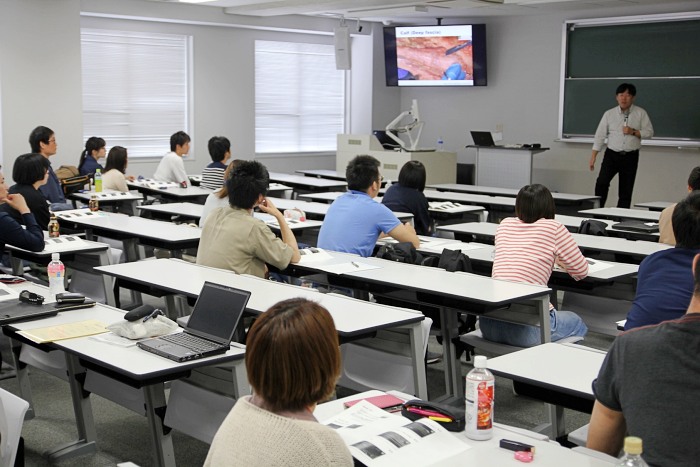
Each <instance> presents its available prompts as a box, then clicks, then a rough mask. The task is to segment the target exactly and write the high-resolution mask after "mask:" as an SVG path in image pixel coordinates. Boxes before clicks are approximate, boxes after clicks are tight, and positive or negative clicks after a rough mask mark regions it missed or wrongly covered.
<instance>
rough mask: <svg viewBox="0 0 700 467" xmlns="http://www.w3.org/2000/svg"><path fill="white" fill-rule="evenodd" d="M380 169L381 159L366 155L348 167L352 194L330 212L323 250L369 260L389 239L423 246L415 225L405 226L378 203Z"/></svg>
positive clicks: (322, 235) (321, 242)
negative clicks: (382, 239) (385, 238)
mask: <svg viewBox="0 0 700 467" xmlns="http://www.w3.org/2000/svg"><path fill="white" fill-rule="evenodd" d="M379 165H380V164H379V161H378V160H377V159H375V158H374V157H372V156H364V155H362V156H357V157H355V158H354V159H352V160H351V161H350V162H349V163H348V167H347V169H346V170H345V177H346V178H347V181H348V190H349V191H348V192H347V193H343V195H342V196H340V197H339V198H337V199H336V200H335V201H333V204H331V206H330V208H328V212H327V213H326V217H325V218H324V220H323V225H322V226H321V231H320V232H319V234H318V243H317V244H318V247H319V248H325V249H327V250H334V251H343V252H346V253H355V254H358V255H360V256H364V257H368V256H371V255H372V251H373V250H374V246H375V245H376V243H377V240H378V239H379V238H380V236H385V235H389V236H390V237H393V238H395V239H396V240H398V241H399V242H411V243H412V244H413V246H415V247H416V248H418V247H419V246H420V240H419V239H418V235H416V231H415V230H414V228H413V227H412V226H411V224H409V223H408V222H407V223H405V224H402V223H401V221H399V220H398V219H397V217H396V215H394V213H393V212H391V210H390V209H389V208H388V207H386V206H384V205H383V204H381V203H377V202H376V201H374V199H373V198H374V197H376V196H377V194H378V193H379V188H380V186H381V183H382V180H383V177H382V176H381V174H380V173H379Z"/></svg>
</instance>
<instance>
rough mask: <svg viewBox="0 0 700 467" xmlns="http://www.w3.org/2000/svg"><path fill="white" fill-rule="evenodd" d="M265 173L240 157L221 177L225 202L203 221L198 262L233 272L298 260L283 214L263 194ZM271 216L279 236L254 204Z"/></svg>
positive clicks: (259, 272)
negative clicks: (255, 213) (226, 175)
mask: <svg viewBox="0 0 700 467" xmlns="http://www.w3.org/2000/svg"><path fill="white" fill-rule="evenodd" d="M269 184H270V174H269V173H268V171H267V169H266V168H265V166H264V165H262V164H261V163H260V162H258V161H241V162H240V163H239V164H238V165H236V166H235V168H234V169H233V172H232V173H231V175H230V177H229V178H228V179H227V180H226V190H227V191H228V201H229V205H228V206H225V207H221V208H216V209H214V210H213V211H211V212H210V213H209V215H208V216H207V220H206V222H204V225H203V226H202V236H201V239H200V241H199V250H198V252H197V264H202V265H204V266H210V267H214V268H220V269H230V270H232V271H234V272H236V273H238V274H252V275H254V276H258V277H265V276H266V275H267V266H266V263H267V264H271V265H272V266H274V267H276V268H278V269H284V268H286V267H287V266H289V263H298V262H299V260H300V259H301V254H300V253H299V247H298V246H297V241H296V238H295V237H294V234H293V233H292V229H290V228H289V224H287V221H285V220H284V216H283V215H282V213H281V212H280V211H279V209H277V208H276V207H275V205H274V204H272V201H270V199H269V198H267V197H266V196H265V195H266V193H267V188H268V186H269ZM256 206H257V207H259V208H260V210H261V211H263V212H266V213H267V214H270V215H272V216H274V217H275V219H276V220H277V223H278V224H279V226H280V233H281V235H282V239H281V240H280V239H279V238H278V237H277V236H275V234H274V233H272V230H270V227H268V225H267V224H266V223H265V222H264V221H263V220H262V219H258V218H256V217H253V216H251V213H252V211H253V209H254V208H255V207H256Z"/></svg>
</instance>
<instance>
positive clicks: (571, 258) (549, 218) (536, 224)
mask: <svg viewBox="0 0 700 467" xmlns="http://www.w3.org/2000/svg"><path fill="white" fill-rule="evenodd" d="M554 213H555V208H554V198H552V193H550V191H549V189H547V187H545V186H544V185H540V184H534V185H527V186H524V187H523V188H522V189H521V190H520V192H519V193H518V197H517V198H516V200H515V215H516V216H517V217H508V218H506V219H504V220H503V222H501V225H500V226H499V227H498V230H497V231H496V256H495V258H494V261H493V272H492V274H491V275H492V277H494V278H496V279H503V280H508V281H513V282H521V283H525V284H536V285H545V286H546V285H547V282H549V276H550V275H551V274H552V268H553V267H554V265H555V264H557V265H558V266H559V267H561V268H562V269H564V270H565V271H566V272H567V273H569V275H570V276H571V277H573V278H574V279H576V280H581V279H583V278H585V277H586V276H587V275H588V263H587V262H586V258H584V257H583V255H582V254H581V251H580V250H579V249H578V245H576V242H575V241H574V239H573V237H572V236H571V233H570V232H569V231H568V230H566V227H564V226H563V225H562V224H561V223H559V222H557V221H555V220H554ZM549 317H550V323H551V326H552V341H557V340H560V339H564V338H566V337H572V336H580V337H583V336H585V335H586V332H588V328H587V327H586V325H585V324H584V323H583V321H582V320H581V318H580V317H579V316H578V315H577V314H576V313H573V312H570V311H557V310H556V309H555V308H554V306H553V305H552V304H551V303H550V304H549ZM479 327H480V329H481V333H482V334H483V336H484V338H486V339H488V340H490V341H494V342H501V343H504V344H510V345H515V346H519V347H532V346H534V345H538V344H539V343H540V342H541V335H540V330H539V328H537V327H534V326H527V325H524V324H515V323H507V322H504V321H496V320H493V319H488V318H480V319H479Z"/></svg>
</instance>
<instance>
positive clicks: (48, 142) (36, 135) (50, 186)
mask: <svg viewBox="0 0 700 467" xmlns="http://www.w3.org/2000/svg"><path fill="white" fill-rule="evenodd" d="M29 145H30V146H31V147H32V152H33V153H35V154H41V155H42V156H44V157H45V158H46V160H47V161H49V180H48V182H46V185H44V186H42V187H41V188H40V189H39V191H41V194H43V195H44V196H45V197H46V199H48V200H49V202H50V203H51V206H50V209H51V210H52V211H66V210H68V209H73V205H72V204H70V203H66V196H65V194H64V193H63V187H62V186H61V181H60V180H59V179H58V177H57V176H56V173H55V172H54V171H53V168H52V167H51V160H50V159H49V158H50V157H51V156H53V155H54V154H56V149H57V148H58V145H57V144H56V135H55V134H54V132H53V131H52V130H51V129H50V128H47V127H45V126H38V127H36V128H34V130H32V133H31V134H30V135H29Z"/></svg>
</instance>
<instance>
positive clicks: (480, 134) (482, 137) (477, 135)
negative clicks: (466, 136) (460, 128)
mask: <svg viewBox="0 0 700 467" xmlns="http://www.w3.org/2000/svg"><path fill="white" fill-rule="evenodd" d="M470 133H471V134H472V139H473V140H474V146H487V147H498V146H496V143H494V142H493V136H492V135H491V132H490V131H471V132H470Z"/></svg>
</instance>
